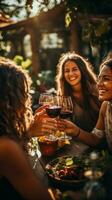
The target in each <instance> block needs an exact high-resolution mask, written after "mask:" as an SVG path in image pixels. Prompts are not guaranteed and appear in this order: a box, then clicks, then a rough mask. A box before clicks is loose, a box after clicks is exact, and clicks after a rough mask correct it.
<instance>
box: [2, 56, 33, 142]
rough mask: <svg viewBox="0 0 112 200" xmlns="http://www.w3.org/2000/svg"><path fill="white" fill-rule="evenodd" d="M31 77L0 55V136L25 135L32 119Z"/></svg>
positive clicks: (22, 136) (20, 137) (21, 136)
mask: <svg viewBox="0 0 112 200" xmlns="http://www.w3.org/2000/svg"><path fill="white" fill-rule="evenodd" d="M30 86H31V79H30V77H29V76H28V74H27V72H26V71H24V70H23V69H22V68H21V67H19V66H16V64H15V63H14V62H13V61H11V60H9V59H6V58H3V57H0V136H2V135H7V136H9V137H11V138H14V139H17V140H21V139H22V138H25V137H27V129H28V127H29V125H30V122H31V120H32V116H33V115H32V110H31V96H30V93H29V92H30Z"/></svg>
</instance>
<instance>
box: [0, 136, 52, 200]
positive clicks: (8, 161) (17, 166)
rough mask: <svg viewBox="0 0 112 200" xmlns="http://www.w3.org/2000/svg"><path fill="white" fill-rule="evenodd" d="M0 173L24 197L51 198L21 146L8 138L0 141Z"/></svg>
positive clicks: (31, 198)
mask: <svg viewBox="0 0 112 200" xmlns="http://www.w3.org/2000/svg"><path fill="white" fill-rule="evenodd" d="M0 173H1V175H2V176H4V177H6V178H7V179H8V180H9V182H10V183H11V184H12V185H13V187H14V188H15V189H16V191H17V192H18V193H20V194H21V196H23V197H24V198H25V199H28V200H37V199H38V198H39V199H47V200H48V199H49V200H50V199H51V198H50V196H49V194H48V191H47V188H45V187H43V186H42V185H41V182H39V180H38V179H37V178H36V176H35V175H34V173H33V170H32V169H31V167H30V164H29V163H28V160H27V157H26V156H25V153H24V151H23V150H22V149H21V147H20V146H19V145H18V144H17V143H16V142H14V141H12V140H10V139H3V140H2V141H1V142H0Z"/></svg>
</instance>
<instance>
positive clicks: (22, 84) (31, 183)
mask: <svg viewBox="0 0 112 200" xmlns="http://www.w3.org/2000/svg"><path fill="white" fill-rule="evenodd" d="M30 84H31V80H30V78H29V76H28V75H27V74H26V72H25V71H23V70H22V69H21V68H20V67H18V66H16V65H15V64H14V63H13V62H12V61H10V60H9V59H5V58H2V57H1V58H0V198H1V197H2V198H3V199H4V200H5V199H8V198H10V199H11V200H13V199H14V200H17V199H28V200H37V199H51V198H50V196H49V194H48V191H47V188H45V187H43V186H42V185H41V183H40V181H39V180H38V179H37V177H36V176H35V175H34V173H33V171H32V168H31V166H30V164H29V161H28V158H27V154H26V152H25V148H24V147H25V143H26V141H27V139H28V133H27V131H28V129H29V127H30V124H31V121H32V119H33V116H32V111H31V97H30V94H29V91H30Z"/></svg>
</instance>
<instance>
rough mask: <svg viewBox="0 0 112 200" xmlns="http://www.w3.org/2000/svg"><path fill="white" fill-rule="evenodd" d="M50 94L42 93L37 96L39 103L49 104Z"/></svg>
mask: <svg viewBox="0 0 112 200" xmlns="http://www.w3.org/2000/svg"><path fill="white" fill-rule="evenodd" d="M52 96H53V95H52V94H51V93H42V94H40V97H39V105H40V106H44V105H49V103H51V102H52Z"/></svg>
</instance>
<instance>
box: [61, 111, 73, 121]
mask: <svg viewBox="0 0 112 200" xmlns="http://www.w3.org/2000/svg"><path fill="white" fill-rule="evenodd" d="M60 117H61V118H62V119H70V120H71V121H72V111H61V112H60Z"/></svg>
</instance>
